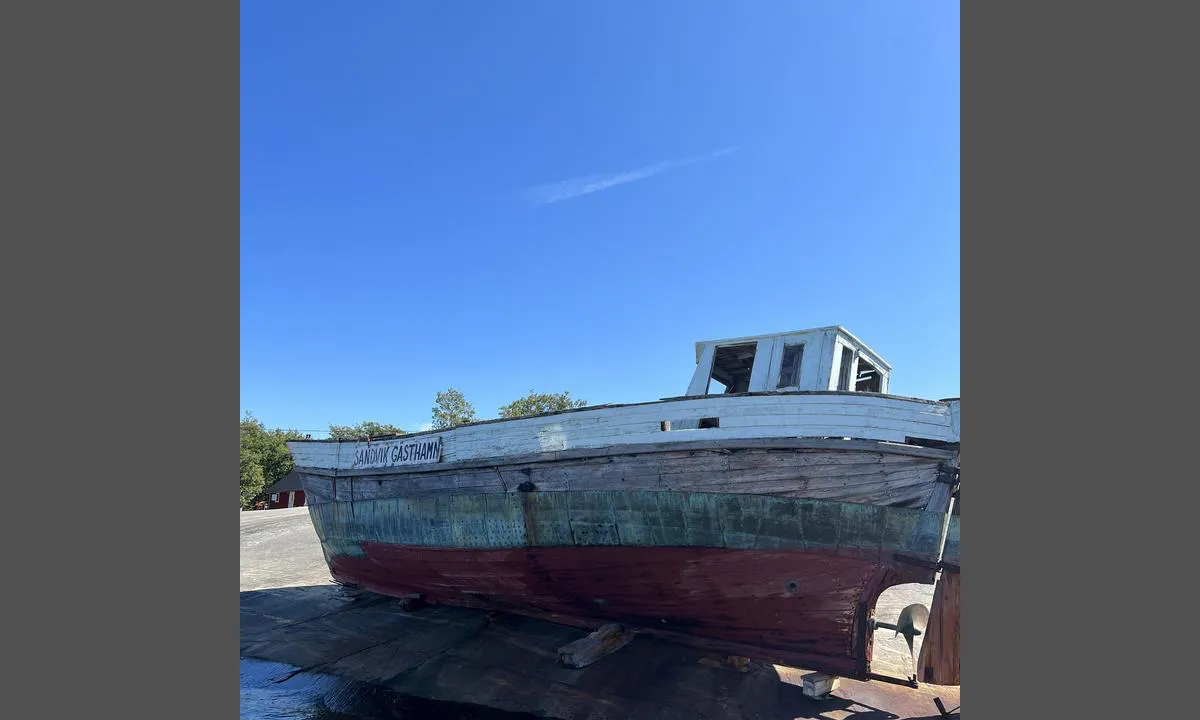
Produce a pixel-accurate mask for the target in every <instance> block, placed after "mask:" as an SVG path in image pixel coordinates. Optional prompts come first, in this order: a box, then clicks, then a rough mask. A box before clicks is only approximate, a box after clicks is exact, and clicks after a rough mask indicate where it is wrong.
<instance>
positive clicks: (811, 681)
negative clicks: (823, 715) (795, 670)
mask: <svg viewBox="0 0 1200 720" xmlns="http://www.w3.org/2000/svg"><path fill="white" fill-rule="evenodd" d="M841 680H842V679H841V678H840V677H838V676H836V675H826V674H825V673H821V672H814V673H809V674H807V675H805V676H804V685H803V686H802V687H801V690H802V691H803V692H804V694H805V695H807V696H809V697H811V698H823V697H825V696H826V695H828V694H829V693H831V692H833V691H834V690H836V689H837V686H838V685H839V684H840V683H841Z"/></svg>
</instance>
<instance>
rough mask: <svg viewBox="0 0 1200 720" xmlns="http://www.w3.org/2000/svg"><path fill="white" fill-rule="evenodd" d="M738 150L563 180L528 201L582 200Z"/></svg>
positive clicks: (531, 192)
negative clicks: (619, 186) (575, 198)
mask: <svg viewBox="0 0 1200 720" xmlns="http://www.w3.org/2000/svg"><path fill="white" fill-rule="evenodd" d="M735 150H737V146H734V147H727V148H723V149H721V150H717V151H715V152H711V153H708V154H707V155H695V156H693V157H687V158H679V159H676V160H665V161H663V162H659V163H654V164H653V165H647V166H646V167H643V168H638V169H637V170H628V171H626V172H620V173H610V174H607V175H588V176H586V177H578V178H572V179H570V180H562V181H559V182H554V183H547V184H545V185H537V186H534V187H532V188H530V189H529V190H528V191H526V195H527V197H528V198H529V200H530V201H531V202H532V203H533V204H534V205H535V206H537V205H549V204H550V203H556V202H559V201H560V200H566V199H568V198H573V197H579V196H580V195H588V194H591V193H594V192H599V191H601V190H607V189H608V188H610V187H616V186H617V185H624V184H625V183H629V182H633V181H634V180H644V179H646V178H648V177H653V176H655V175H660V174H662V173H665V172H667V171H668V170H675V169H677V168H681V167H684V166H686V165H695V164H696V163H700V162H705V161H707V160H712V159H714V158H718V157H720V156H722V155H728V154H729V153H731V152H733V151H735Z"/></svg>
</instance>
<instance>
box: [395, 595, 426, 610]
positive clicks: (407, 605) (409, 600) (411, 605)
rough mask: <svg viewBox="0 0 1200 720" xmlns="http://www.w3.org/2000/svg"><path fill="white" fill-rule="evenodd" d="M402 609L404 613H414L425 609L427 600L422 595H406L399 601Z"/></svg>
mask: <svg viewBox="0 0 1200 720" xmlns="http://www.w3.org/2000/svg"><path fill="white" fill-rule="evenodd" d="M399 602H400V609H401V610H403V611H404V612H414V611H416V610H420V609H421V608H423V607H425V598H424V597H423V596H421V595H406V596H404V597H402V598H400V600H399Z"/></svg>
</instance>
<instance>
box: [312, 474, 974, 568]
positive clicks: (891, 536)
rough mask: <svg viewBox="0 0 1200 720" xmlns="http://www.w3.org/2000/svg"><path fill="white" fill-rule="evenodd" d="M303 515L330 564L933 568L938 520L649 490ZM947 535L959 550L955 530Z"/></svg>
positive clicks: (839, 505) (318, 509)
mask: <svg viewBox="0 0 1200 720" xmlns="http://www.w3.org/2000/svg"><path fill="white" fill-rule="evenodd" d="M309 512H310V514H311V517H312V520H313V524H314V525H315V526H316V529H317V534H318V536H319V537H320V538H321V541H322V543H323V544H324V545H325V547H326V551H327V552H328V553H332V554H336V555H360V554H361V549H360V547H359V545H360V543H362V542H376V543H388V544H396V545H416V546H424V547H444V548H473V549H501V548H521V547H569V546H597V545H624V546H631V547H714V548H729V549H746V550H749V549H789V550H797V549H799V550H822V551H833V552H836V551H839V550H842V551H853V552H866V553H871V552H878V553H880V555H884V554H888V555H890V554H892V553H904V554H906V555H911V556H916V557H925V558H930V559H936V557H937V550H938V542H939V537H940V533H941V528H942V523H943V520H944V516H943V515H939V514H936V513H927V512H923V511H920V510H911V509H906V508H893V507H883V506H878V505H864V504H858V503H845V502H834V501H827V500H805V499H793V498H777V497H771V496H766V495H741V494H727V493H685V492H654V491H603V492H575V491H569V492H532V493H508V494H470V495H433V496H420V497H411V498H390V499H384V500H363V501H354V502H334V503H323V504H318V505H311V506H309ZM955 520H956V521H957V518H955ZM952 527H953V534H954V539H955V547H956V548H957V528H958V524H957V522H954V523H952Z"/></svg>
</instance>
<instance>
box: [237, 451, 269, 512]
mask: <svg viewBox="0 0 1200 720" xmlns="http://www.w3.org/2000/svg"><path fill="white" fill-rule="evenodd" d="M241 466H242V487H241V502H242V507H244V508H250V507H253V506H254V499H255V498H257V497H258V496H259V495H261V494H262V492H263V490H264V489H265V488H266V485H267V483H266V479H265V478H263V469H262V465H259V464H258V462H257V461H256V460H255V459H254V453H253V452H251V451H250V449H249V448H247V447H245V446H243V447H242V450H241Z"/></svg>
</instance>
